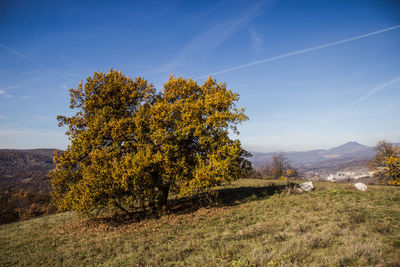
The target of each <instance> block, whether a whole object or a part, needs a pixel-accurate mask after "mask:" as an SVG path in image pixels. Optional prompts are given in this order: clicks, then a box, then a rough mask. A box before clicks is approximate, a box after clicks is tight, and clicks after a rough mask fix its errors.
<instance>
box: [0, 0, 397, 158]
mask: <svg viewBox="0 0 400 267" xmlns="http://www.w3.org/2000/svg"><path fill="white" fill-rule="evenodd" d="M399 14H400V3H399V2H398V1H382V0H381V1H368V0H363V1H322V0H321V1H299V0H281V1H104V2H102V1H4V0H0V148H39V147H40V148H42V147H52V148H60V149H63V148H65V147H66V146H67V144H68V139H67V137H66V136H65V135H64V132H65V130H66V129H65V128H59V127H58V126H57V121H56V116H57V115H59V114H63V115H71V114H72V111H71V110H69V109H68V106H69V94H68V88H70V87H73V88H76V86H77V85H78V83H79V81H80V80H83V81H85V79H86V78H87V77H88V76H90V75H91V74H92V73H93V72H95V71H108V70H109V69H110V68H116V69H119V70H122V72H123V73H125V74H126V75H128V76H130V77H136V76H139V75H140V76H142V77H144V78H145V79H147V80H148V81H150V82H153V83H154V84H155V86H156V87H157V88H161V87H162V84H163V83H164V82H166V80H167V79H168V75H169V74H174V75H176V76H183V77H192V78H194V79H196V80H198V81H199V82H202V81H203V80H204V77H205V76H207V75H208V74H213V77H214V78H216V79H217V80H218V81H222V82H226V83H227V85H228V87H229V88H231V89H232V90H234V91H236V92H238V93H239V94H240V101H239V104H238V105H239V106H244V107H246V114H247V115H248V116H249V118H250V120H249V121H247V122H245V123H243V124H242V125H241V126H240V128H239V130H240V132H241V134H240V135H239V139H240V140H241V141H242V143H243V145H244V147H245V148H247V149H249V150H251V151H273V150H283V151H288V150H309V149H315V148H330V147H333V146H337V145H340V144H343V143H345V142H347V141H352V140H354V141H358V142H360V143H362V144H366V145H370V146H373V145H375V144H376V142H377V141H378V140H381V139H385V140H388V141H392V142H399V141H400V116H399V114H400V105H399V101H400V27H397V28H396V26H399V25H400V15H399ZM368 34H369V35H368ZM341 41H342V42H341Z"/></svg>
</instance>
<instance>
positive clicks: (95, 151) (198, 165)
mask: <svg viewBox="0 0 400 267" xmlns="http://www.w3.org/2000/svg"><path fill="white" fill-rule="evenodd" d="M70 96H71V101H70V103H71V104H70V108H71V109H74V110H76V113H75V115H74V116H72V117H66V116H58V117H57V119H58V121H59V126H63V125H66V126H68V131H67V132H66V134H67V135H68V136H69V139H70V142H71V143H70V145H69V146H68V148H67V149H66V150H65V151H64V152H63V153H56V154H55V157H54V162H55V164H56V167H55V169H54V170H53V171H51V173H50V176H51V184H52V186H53V193H52V194H53V199H54V202H55V204H56V205H57V206H58V207H59V208H60V209H62V210H70V209H72V210H77V211H81V212H91V211H104V210H119V211H120V212H124V213H129V212H131V211H134V210H138V209H141V210H143V211H152V212H157V213H159V212H161V211H163V210H165V208H166V205H167V199H168V195H169V193H170V192H173V193H174V194H175V195H177V196H178V197H179V196H189V195H192V194H195V193H198V192H204V191H209V190H211V189H212V188H213V187H215V186H217V185H220V184H222V183H224V182H230V181H232V180H234V179H237V178H239V177H241V176H243V175H245V174H246V173H247V171H248V170H249V168H250V162H249V161H247V160H246V157H248V156H249V153H248V152H247V151H245V150H244V149H243V148H242V147H241V143H240V141H239V140H231V139H230V137H229V134H230V132H233V133H236V134H238V130H237V125H238V124H239V123H241V122H243V121H245V120H247V117H246V115H245V114H244V109H243V108H242V109H238V108H236V102H237V101H238V99H239V96H238V94H237V93H234V92H232V91H231V90H230V89H228V88H227V87H226V84H224V83H217V82H216V80H214V79H212V78H211V77H210V78H208V79H207V80H206V81H205V82H204V84H202V85H198V84H197V82H195V81H193V80H192V79H184V78H175V77H173V76H170V78H169V80H168V81H167V82H166V83H165V84H164V88H163V90H162V91H160V92H157V91H156V89H155V88H154V86H153V85H152V84H149V83H148V82H147V81H146V80H144V79H143V78H141V77H138V78H136V79H134V80H132V79H130V78H129V77H127V76H125V75H123V74H121V72H117V71H116V70H110V72H109V73H107V74H105V73H101V72H96V73H94V75H93V77H89V78H87V81H86V83H85V85H84V86H83V85H82V83H80V84H79V86H78V88H77V89H70Z"/></svg>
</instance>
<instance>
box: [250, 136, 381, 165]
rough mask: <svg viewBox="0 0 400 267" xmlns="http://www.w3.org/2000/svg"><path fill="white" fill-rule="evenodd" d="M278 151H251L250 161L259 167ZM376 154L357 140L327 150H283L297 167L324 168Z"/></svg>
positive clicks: (358, 160)
mask: <svg viewBox="0 0 400 267" xmlns="http://www.w3.org/2000/svg"><path fill="white" fill-rule="evenodd" d="M276 153H278V152H270V153H259V152H251V154H252V155H253V157H252V158H250V161H251V162H252V163H253V165H255V166H256V167H260V166H262V165H264V164H266V163H268V162H270V161H271V159H272V156H273V155H274V154H276ZM375 154H376V151H375V149H374V148H373V147H368V146H364V145H362V144H359V143H357V142H348V143H346V144H344V145H341V146H338V147H334V148H331V149H328V150H324V149H320V150H311V151H301V152H299V151H294V152H285V155H286V156H287V159H288V161H289V163H290V164H292V165H293V166H295V167H298V168H305V169H308V168H325V167H332V166H336V165H346V164H353V163H354V162H365V161H368V160H371V159H372V158H373V157H374V156H375Z"/></svg>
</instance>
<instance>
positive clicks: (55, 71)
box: [0, 44, 76, 83]
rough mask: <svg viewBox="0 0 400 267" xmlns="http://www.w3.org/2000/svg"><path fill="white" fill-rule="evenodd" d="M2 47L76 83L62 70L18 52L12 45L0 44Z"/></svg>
mask: <svg viewBox="0 0 400 267" xmlns="http://www.w3.org/2000/svg"><path fill="white" fill-rule="evenodd" d="M0 47H2V48H3V49H6V50H8V51H10V52H12V53H13V54H15V55H17V56H18V57H20V58H23V59H25V60H26V61H29V62H31V63H33V64H35V65H37V66H39V67H41V68H43V69H45V70H48V71H51V72H53V73H55V74H57V75H58V76H60V77H62V78H64V79H66V80H69V81H72V82H74V83H76V81H75V80H73V79H71V78H70V77H68V76H66V75H64V74H62V73H61V72H59V71H57V70H55V69H52V68H49V67H47V66H46V65H44V64H42V63H40V62H38V61H36V60H33V59H32V58H30V57H28V56H26V55H24V54H22V53H20V52H18V51H17V50H15V49H12V48H10V47H8V46H5V45H3V44H0Z"/></svg>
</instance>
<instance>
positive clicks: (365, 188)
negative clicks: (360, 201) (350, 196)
mask: <svg viewBox="0 0 400 267" xmlns="http://www.w3.org/2000/svg"><path fill="white" fill-rule="evenodd" d="M354 186H355V188H357V189H358V190H360V191H367V186H366V185H365V184H363V183H356V184H354Z"/></svg>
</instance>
